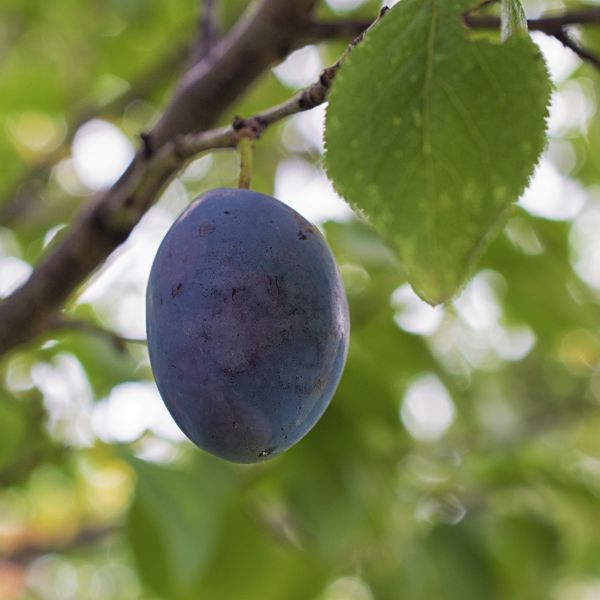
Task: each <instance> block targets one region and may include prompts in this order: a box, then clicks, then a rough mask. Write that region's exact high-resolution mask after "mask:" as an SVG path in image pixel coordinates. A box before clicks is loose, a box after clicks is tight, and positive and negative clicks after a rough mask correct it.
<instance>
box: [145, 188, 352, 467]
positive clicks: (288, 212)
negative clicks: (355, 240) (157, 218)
mask: <svg viewBox="0 0 600 600" xmlns="http://www.w3.org/2000/svg"><path fill="white" fill-rule="evenodd" d="M146 320H147V329H148V348H149V351H150V361H151V365H152V370H153V372H154V376H155V378H156V383H157V386H158V389H159V391H160V393H161V396H162V398H163V399H164V401H165V404H166V406H167V408H168V409H169V412H170V413H171V415H172V416H173V418H174V419H175V421H176V423H177V424H178V425H179V427H181V429H182V430H183V432H184V433H185V434H186V435H187V436H188V437H189V438H190V439H191V440H192V441H193V442H194V443H195V444H197V445H198V446H199V447H200V448H203V449H204V450H206V451H208V452H210V453H212V454H215V455H217V456H220V457H221V458H225V459H228V460H230V461H233V462H240V463H250V462H257V461H260V460H262V459H264V458H266V457H269V456H273V455H276V454H278V453H280V452H282V451H283V450H285V449H287V448H289V447H290V446H291V445H292V444H294V443H296V442H297V441H298V440H300V439H301V438H302V437H303V436H305V435H306V433H308V431H309V430H310V429H311V428H312V427H313V425H314V424H315V423H316V422H317V421H318V419H319V418H320V417H321V415H322V414H323V412H324V411H325V409H326V408H327V406H328V404H329V402H330V400H331V398H332V396H333V394H334V392H335V389H336V386H337V384H338V381H339V379H340V377H341V374H342V370H343V368H344V363H345V360H346V355H347V352H348V337H349V328H350V324H349V316H348V305H347V302H346V297H345V294H344V289H343V285H342V282H341V280H340V276H339V272H338V270H337V266H336V263H335V260H334V258H333V256H332V254H331V251H330V250H329V247H328V246H327V242H326V241H325V239H324V238H323V236H322V235H321V233H320V232H319V230H318V229H316V228H315V227H314V226H313V225H311V224H310V223H309V222H308V221H307V220H306V219H304V217H302V216H301V215H299V214H298V213H297V212H296V211H294V210H293V209H291V208H290V207H288V206H286V205H285V204H283V203H282V202H280V201H279V200H277V199H275V198H272V197H271V196H266V195H264V194H259V193H256V192H253V191H249V190H238V189H216V190H212V191H210V192H208V193H206V194H204V195H203V196H201V197H200V198H198V199H197V200H196V201H195V202H194V203H193V204H191V205H190V207H189V208H188V209H187V210H185V211H184V212H183V214H182V215H181V216H180V217H179V218H178V219H177V220H176V221H175V223H174V224H173V226H172V227H171V229H170V230H169V231H168V233H167V235H166V236H165V238H164V240H163V241H162V243H161V245H160V247H159V250H158V253H157V255H156V258H155V260H154V264H153V266H152V270H151V273H150V279H149V282H148V291H147V315H146Z"/></svg>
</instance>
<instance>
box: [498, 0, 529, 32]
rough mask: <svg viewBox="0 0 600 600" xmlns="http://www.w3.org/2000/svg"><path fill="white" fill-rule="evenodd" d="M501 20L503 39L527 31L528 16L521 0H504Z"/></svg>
mask: <svg viewBox="0 0 600 600" xmlns="http://www.w3.org/2000/svg"><path fill="white" fill-rule="evenodd" d="M501 22H502V25H501V29H502V31H501V36H502V41H506V40H507V39H508V38H510V37H512V36H513V35H515V34H518V33H523V32H525V33H526V32H527V17H526V16H525V11H524V10H523V5H522V4H521V0H502V12H501Z"/></svg>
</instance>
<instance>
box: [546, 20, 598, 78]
mask: <svg viewBox="0 0 600 600" xmlns="http://www.w3.org/2000/svg"><path fill="white" fill-rule="evenodd" d="M552 35H553V37H555V38H556V39H557V40H558V41H559V42H560V43H561V44H562V45H563V46H564V47H565V48H569V50H572V51H573V52H575V54H577V56H579V58H580V59H581V60H583V61H585V62H587V63H589V64H591V65H592V66H593V67H596V69H600V57H598V56H597V55H596V54H594V53H593V52H592V51H591V50H588V49H587V48H584V47H583V46H580V45H579V44H578V43H577V42H576V41H575V40H574V39H573V37H572V36H571V35H570V34H569V32H568V31H566V30H565V29H561V30H560V31H557V32H556V33H553V34H552Z"/></svg>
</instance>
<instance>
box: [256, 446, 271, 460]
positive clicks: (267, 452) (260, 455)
mask: <svg viewBox="0 0 600 600" xmlns="http://www.w3.org/2000/svg"><path fill="white" fill-rule="evenodd" d="M273 450H275V448H265V449H264V450H261V451H260V452H259V453H258V458H265V457H266V456H269V455H271V454H273Z"/></svg>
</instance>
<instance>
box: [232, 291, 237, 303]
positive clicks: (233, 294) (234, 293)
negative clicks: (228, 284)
mask: <svg viewBox="0 0 600 600" xmlns="http://www.w3.org/2000/svg"><path fill="white" fill-rule="evenodd" d="M236 294H237V290H236V289H235V288H231V300H232V301H233V299H234V298H235V295H236Z"/></svg>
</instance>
